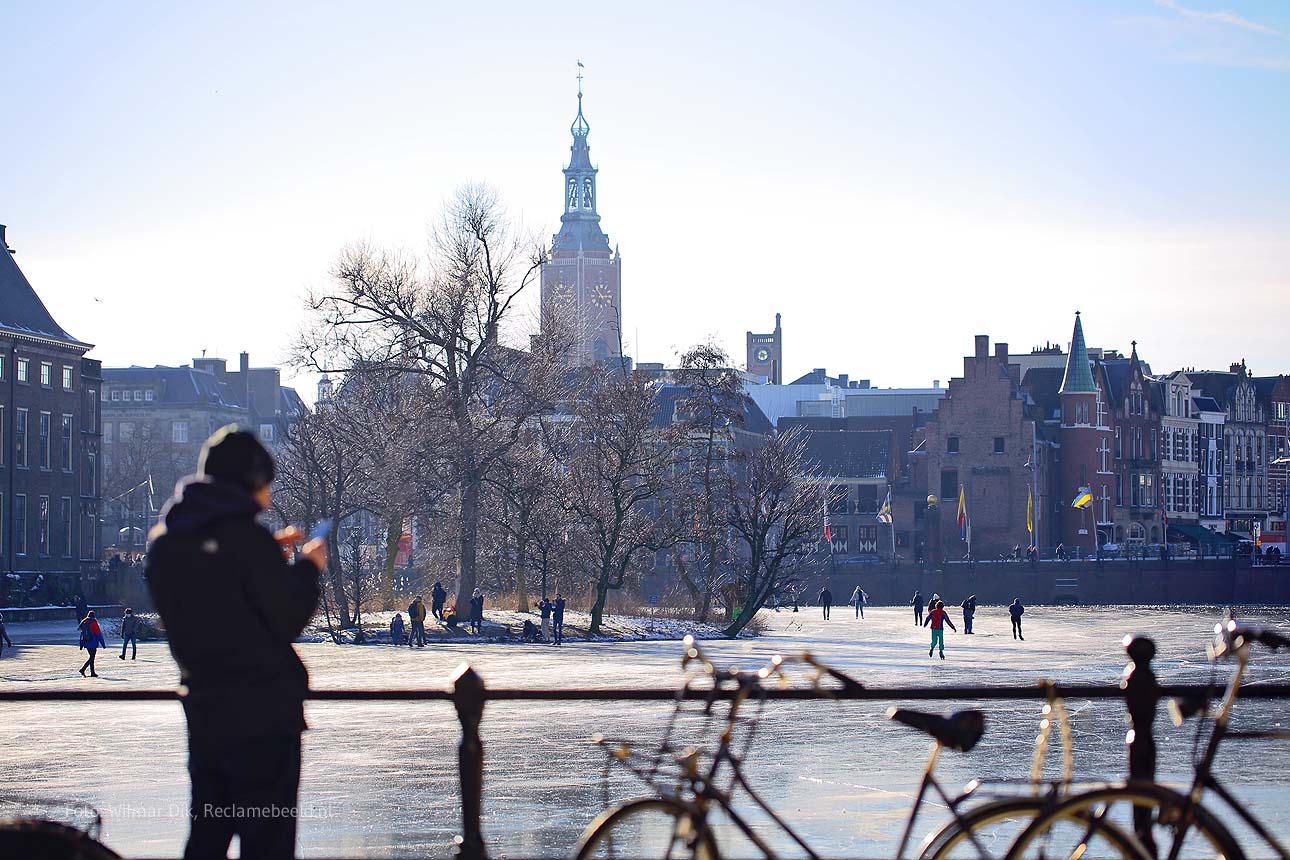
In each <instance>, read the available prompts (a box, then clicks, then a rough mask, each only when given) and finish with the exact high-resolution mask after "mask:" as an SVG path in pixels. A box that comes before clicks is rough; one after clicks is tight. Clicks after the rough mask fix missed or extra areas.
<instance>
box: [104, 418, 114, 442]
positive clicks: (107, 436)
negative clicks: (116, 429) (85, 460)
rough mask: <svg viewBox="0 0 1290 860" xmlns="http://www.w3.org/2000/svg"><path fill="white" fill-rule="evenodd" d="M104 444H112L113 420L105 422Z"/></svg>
mask: <svg viewBox="0 0 1290 860" xmlns="http://www.w3.org/2000/svg"><path fill="white" fill-rule="evenodd" d="M103 444H104V445H111V444H112V422H111V421H106V422H104V424H103Z"/></svg>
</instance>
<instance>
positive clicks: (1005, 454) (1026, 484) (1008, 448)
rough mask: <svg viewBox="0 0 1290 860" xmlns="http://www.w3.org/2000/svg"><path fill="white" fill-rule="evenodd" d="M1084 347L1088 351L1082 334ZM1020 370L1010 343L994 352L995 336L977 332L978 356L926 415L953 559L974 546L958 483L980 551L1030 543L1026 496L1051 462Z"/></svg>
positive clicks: (929, 460) (931, 470) (928, 466)
mask: <svg viewBox="0 0 1290 860" xmlns="http://www.w3.org/2000/svg"><path fill="white" fill-rule="evenodd" d="M1079 348H1080V350H1081V353H1082V350H1083V339H1082V337H1080V338H1079ZM1019 376H1020V367H1019V366H1017V365H1014V364H1010V363H1009V361H1008V345H1007V344H1006V343H999V344H996V345H995V348H994V352H993V354H991V352H990V339H989V337H987V336H986V335H977V337H976V349H975V351H974V354H973V355H970V356H967V357H965V358H964V359H963V375H962V376H961V377H955V378H953V379H951V380H950V384H949V387H948V389H947V390H946V393H945V397H944V399H942V400H941V401H940V405H939V406H938V407H937V409H936V412H935V413H934V414H933V415H932V416H931V417H930V418H929V419H928V421H927V426H926V430H925V439H924V442H923V444H922V446H921V448H920V459H921V461H922V468H923V469H924V470H925V473H926V481H927V486H928V488H929V491H930V493H931V494H932V495H936V496H938V497H939V498H940V511H941V517H940V529H941V533H940V544H941V546H942V547H944V554H945V556H946V557H947V558H957V557H959V556H962V555H965V554H966V553H967V551H968V547H967V544H966V542H965V541H963V540H961V539H960V534H959V527H958V524H957V521H956V516H955V514H956V510H957V505H958V499H959V491H960V489H962V491H963V495H964V498H965V500H966V504H967V515H968V518H969V519H970V521H971V536H972V554H973V555H974V556H975V557H977V558H994V557H996V556H997V555H999V554H1008V553H1010V552H1011V551H1012V549H1013V548H1014V547H1017V546H1020V547H1022V548H1024V547H1026V546H1027V545H1028V544H1029V542H1030V534H1029V532H1028V531H1027V529H1026V509H1027V504H1028V499H1029V498H1030V495H1031V492H1032V488H1035V487H1043V486H1045V485H1046V484H1047V482H1048V474H1047V469H1048V467H1047V458H1046V457H1045V456H1044V455H1043V449H1044V446H1043V444H1042V439H1041V435H1040V434H1041V433H1042V431H1041V429H1040V426H1039V423H1038V422H1037V421H1036V418H1035V413H1034V411H1033V410H1032V409H1031V406H1030V403H1029V400H1028V397H1027V395H1026V393H1025V392H1024V391H1023V390H1022V388H1021V381H1020V378H1019ZM1036 508H1038V506H1036ZM1037 519H1039V520H1040V521H1039V522H1038V523H1036V525H1037V527H1038V528H1040V529H1042V528H1045V527H1046V524H1045V523H1044V522H1043V521H1042V517H1038V516H1037ZM934 543H935V541H929V545H931V544H934Z"/></svg>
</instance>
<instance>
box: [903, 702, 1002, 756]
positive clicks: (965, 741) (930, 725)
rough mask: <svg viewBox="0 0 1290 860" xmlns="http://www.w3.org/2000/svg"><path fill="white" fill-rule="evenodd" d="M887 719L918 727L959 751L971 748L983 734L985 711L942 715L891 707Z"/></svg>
mask: <svg viewBox="0 0 1290 860" xmlns="http://www.w3.org/2000/svg"><path fill="white" fill-rule="evenodd" d="M887 719H889V720H895V721H896V722H898V723H904V724H905V725H907V726H909V727H910V728H914V729H918V730H919V731H920V732H923V733H924V734H928V735H931V736H932V737H934V738H936V740H938V741H940V742H941V743H942V744H944V745H945V746H947V747H949V748H950V749H954V750H958V751H959V752H967V751H969V750H970V749H972V747H974V746H976V743H977V741H979V740H981V735H983V734H985V713H984V712H983V711H978V710H970V711H956V712H955V713H953V714H951V715H950V716H948V717H942V716H941V715H940V714H927V713H924V712H922V711H913V710H910V709H909V708H892V709H891V710H889V711H887Z"/></svg>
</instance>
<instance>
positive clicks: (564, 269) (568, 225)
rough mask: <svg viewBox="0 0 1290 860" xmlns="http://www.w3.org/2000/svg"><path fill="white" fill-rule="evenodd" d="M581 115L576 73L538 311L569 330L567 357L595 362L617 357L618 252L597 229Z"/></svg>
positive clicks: (593, 180) (591, 172)
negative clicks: (556, 226) (560, 195)
mask: <svg viewBox="0 0 1290 860" xmlns="http://www.w3.org/2000/svg"><path fill="white" fill-rule="evenodd" d="M590 130H591V126H590V125H588V123H587V119H586V117H584V116H583V115H582V74H581V73H579V75H578V115H577V116H576V117H575V118H574V120H573V125H572V126H570V128H569V131H570V132H571V133H572V134H573V146H571V147H570V153H571V155H570V158H569V166H568V167H566V168H565V169H564V214H563V215H561V216H560V232H558V233H556V234H555V236H554V237H553V239H552V241H551V259H550V262H548V263H546V264H545V265H543V267H542V308H543V313H544V314H550V315H553V316H554V317H556V318H557V319H559V320H560V321H561V324H562V325H566V326H568V327H570V329H571V334H572V350H571V355H570V359H571V361H572V363H574V364H578V365H588V364H595V363H597V362H601V361H605V360H606V359H610V358H616V357H618V356H620V355H621V354H622V340H623V338H622V318H623V312H622V288H621V283H622V282H621V262H622V258H621V257H620V256H619V254H618V249H617V248H614V249H613V250H610V247H609V237H608V236H606V235H605V232H604V231H603V230H601V229H600V214H599V212H598V211H597V209H596V172H597V170H596V168H595V167H593V166H592V164H591V149H590V147H589V146H588V145H587V133H588V132H589V131H590Z"/></svg>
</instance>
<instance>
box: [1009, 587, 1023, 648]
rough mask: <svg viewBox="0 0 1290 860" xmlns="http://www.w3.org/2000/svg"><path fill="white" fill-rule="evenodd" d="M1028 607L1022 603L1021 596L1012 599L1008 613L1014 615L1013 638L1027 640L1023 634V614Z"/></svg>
mask: <svg viewBox="0 0 1290 860" xmlns="http://www.w3.org/2000/svg"><path fill="white" fill-rule="evenodd" d="M1025 611H1026V607H1024V606H1022V605H1021V598H1020V597H1018V598H1016V599H1015V600H1013V601H1012V605H1011V606H1009V607H1008V614H1009V615H1011V616H1012V638H1013V639H1020V640H1021V641H1022V642H1025V641H1026V637H1025V636H1022V635H1021V616H1022V615H1023V614H1024V613H1025Z"/></svg>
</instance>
